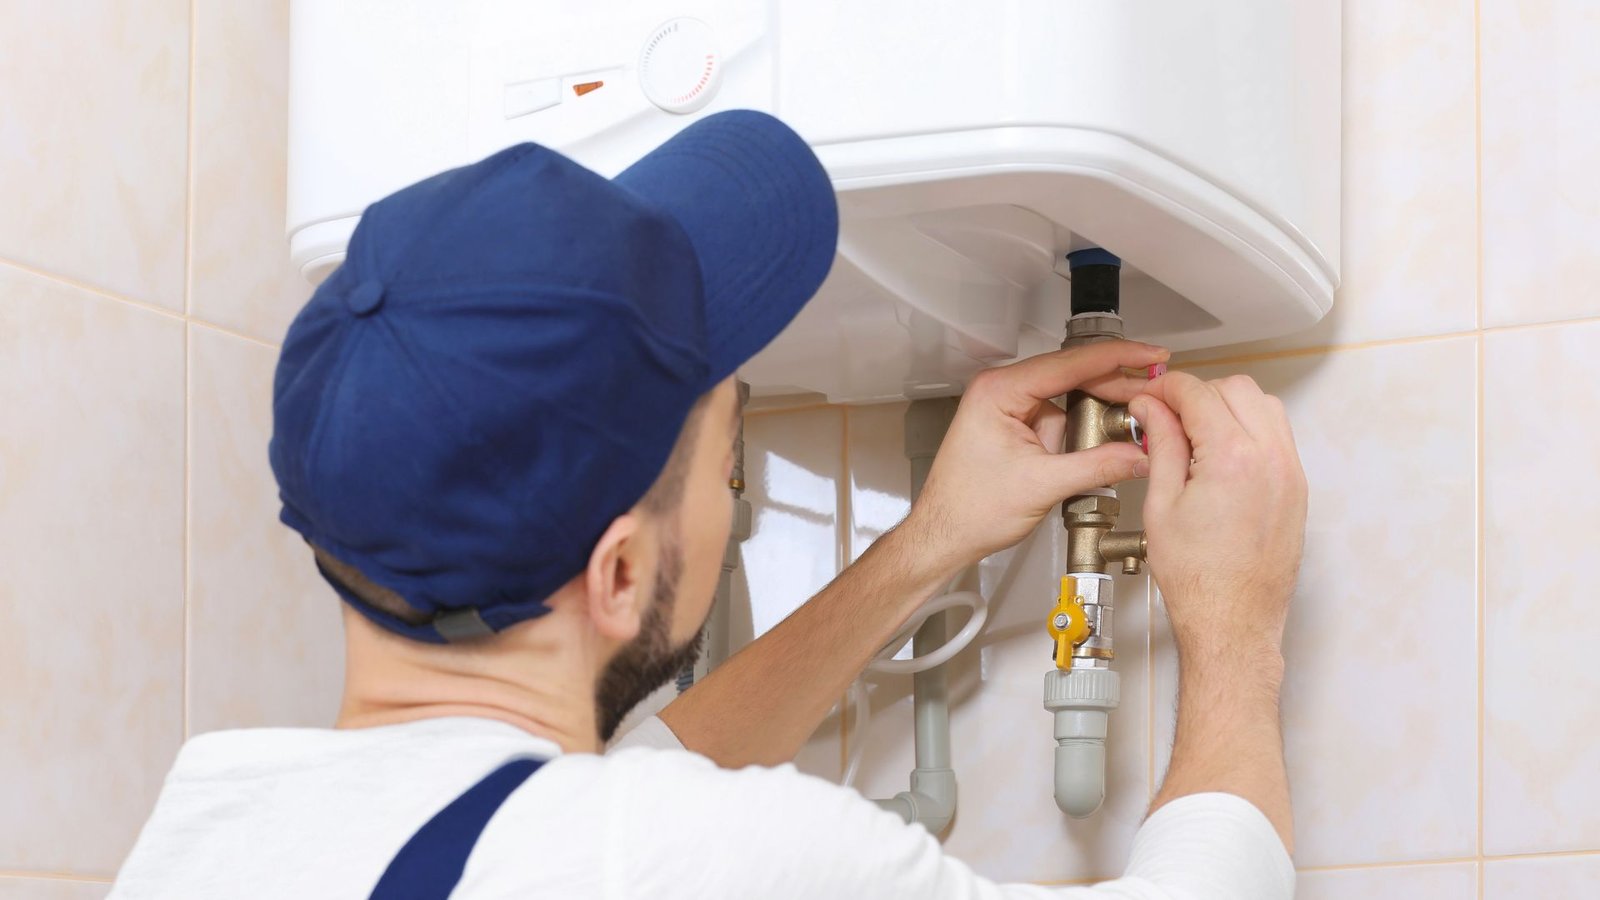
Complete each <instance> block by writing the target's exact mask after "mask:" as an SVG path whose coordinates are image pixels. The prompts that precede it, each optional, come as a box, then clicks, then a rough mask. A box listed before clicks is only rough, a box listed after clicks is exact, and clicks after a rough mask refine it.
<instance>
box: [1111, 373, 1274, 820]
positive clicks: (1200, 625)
mask: <svg viewBox="0 0 1600 900" xmlns="http://www.w3.org/2000/svg"><path fill="white" fill-rule="evenodd" d="M1146 391H1147V393H1146V394H1145V395H1144V396H1140V397H1137V398H1135V399H1134V400H1133V402H1132V403H1131V404H1130V411H1131V412H1132V413H1133V414H1134V416H1135V417H1137V418H1138V420H1139V421H1140V423H1142V424H1143V425H1144V428H1145V431H1146V432H1147V433H1148V434H1149V435H1150V487H1149V492H1148V494H1147V495H1146V497H1145V505H1144V526H1145V533H1146V534H1147V535H1148V536H1149V539H1150V550H1149V561H1150V572H1151V574H1152V575H1154V576H1155V579H1156V584H1157V585H1159V586H1160V587H1161V591H1162V594H1163V595H1164V596H1165V599H1166V607H1167V618H1168V620H1169V621H1171V623H1172V633H1173V637H1174V639H1175V641H1176V643H1177V645H1178V725H1177V733H1176V736H1175V737H1174V739H1173V744H1172V761H1171V763H1170V764H1169V765H1168V767H1167V775H1166V779H1165V780H1164V781H1163V782H1162V785H1161V790H1160V791H1159V792H1157V794H1156V798H1155V800H1154V801H1153V802H1152V803H1151V805H1150V808H1151V810H1152V811H1154V810H1156V809H1159V808H1160V807H1161V806H1162V805H1164V804H1166V803H1168V802H1170V801H1172V800H1175V799H1177V798H1178V797H1182V796H1185V795H1187V794H1196V793H1202V792H1206V791H1224V792H1227V793H1231V794H1236V795H1238V796H1240V797H1243V798H1245V799H1246V800H1249V801H1250V802H1251V803H1254V804H1255V805H1256V807H1257V808H1259V809H1260V810H1261V811H1262V812H1263V813H1264V814H1265V815H1266V817H1267V818H1268V819H1269V820H1271V822H1272V824H1273V826H1274V827H1275V828H1276V829H1277V831H1278V835H1279V837H1281V838H1282V840H1283V845H1284V847H1286V848H1288V849H1289V850H1290V851H1291V852H1292V851H1293V849H1294V826H1293V820H1292V817H1291V813H1290V808H1289V779H1288V775H1287V774H1286V771H1285V767H1284V761H1283V734H1282V728H1281V726H1280V725H1279V712H1278V693H1279V689H1280V687H1281V686H1282V683H1283V654H1282V644H1283V625H1284V619H1285V617H1286V616H1287V614H1288V610H1289V597H1290V595H1291V594H1292V593H1293V591H1294V582H1295V575H1296V573H1297V572H1298V571H1299V568H1300V551H1301V546H1302V544H1303V543H1304V539H1305V525H1306V481H1305V474H1304V473H1303V472H1302V471H1301V468H1300V457H1299V454H1298V453H1296V451H1295V446H1294V435H1293V434H1291V433H1290V431H1289V420H1288V417H1287V416H1286V415H1285V414H1284V410H1283V404H1282V403H1281V402H1279V401H1278V399H1277V398H1276V397H1270V396H1267V395H1266V394H1263V393H1262V392H1261V389H1260V388H1259V387H1257V386H1256V383H1255V382H1254V381H1251V380H1250V379H1249V378H1246V377H1244V376H1242V375H1241V376H1234V377H1232V378H1224V379H1222V380H1221V381H1215V382H1210V383H1207V382H1203V381H1201V380H1199V379H1198V378H1195V377H1194V376H1192V375H1188V374H1185V373H1183V372H1173V373H1170V374H1168V375H1164V376H1162V377H1161V378H1158V379H1156V380H1155V381H1153V382H1151V383H1150V384H1149V386H1148V387H1147V388H1146Z"/></svg>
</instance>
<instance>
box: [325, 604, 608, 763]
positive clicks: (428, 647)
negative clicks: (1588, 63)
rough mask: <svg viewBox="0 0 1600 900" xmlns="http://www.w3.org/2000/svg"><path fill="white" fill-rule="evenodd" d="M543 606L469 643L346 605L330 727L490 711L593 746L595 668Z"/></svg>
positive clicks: (568, 747) (580, 747) (570, 745)
mask: <svg viewBox="0 0 1600 900" xmlns="http://www.w3.org/2000/svg"><path fill="white" fill-rule="evenodd" d="M561 625H562V623H561V622H560V621H559V620H557V619H556V615H555V614H554V613H552V614H551V615H549V616H547V617H545V618H543V619H540V620H538V621H537V622H533V623H528V624H526V625H522V626H517V627H516V628H515V629H512V630H511V631H508V632H506V633H504V634H501V635H497V636H496V637H494V638H491V639H489V640H487V641H484V642H482V643H479V644H475V645H473V646H471V647H448V646H440V645H434V644H421V643H418V642H415V641H412V640H409V639H407V638H403V637H399V636H397V635H393V634H390V633H388V632H386V631H384V630H383V629H381V628H379V627H378V626H376V625H373V624H372V623H371V622H369V621H367V619H366V618H364V617H363V616H361V615H360V614H359V613H356V612H354V611H353V610H351V609H349V608H348V607H347V608H346V609H345V687H344V699H343V702H342V703H341V705H340V709H339V717H338V720H337V721H336V722H335V727H337V728H371V727H375V726H379V725H398V724H402V723H406V722H419V721H422V720H424V719H436V718H443V717H447V716H471V717H475V718H483V719H493V720H496V721H500V722H505V723H506V724H508V725H512V726H515V727H517V728H520V729H522V730H523V731H526V732H528V733H529V734H533V735H536V736H538V737H542V738H546V739H548V740H551V741H554V742H555V743H556V744H558V745H559V746H560V747H561V749H562V752H565V753H595V752H598V751H599V750H600V740H599V737H598V729H597V725H596V719H595V716H596V713H595V704H594V681H593V676H592V675H591V676H589V677H588V678H587V679H585V677H584V676H585V673H590V672H592V671H593V667H592V665H590V664H586V663H587V661H586V660H585V659H584V656H585V654H584V653H583V652H582V651H581V650H574V649H573V648H574V646H575V645H576V644H577V642H574V641H570V640H561V639H560V638H559V636H558V635H556V634H554V632H555V631H556V630H558V629H559V627H560V626H561Z"/></svg>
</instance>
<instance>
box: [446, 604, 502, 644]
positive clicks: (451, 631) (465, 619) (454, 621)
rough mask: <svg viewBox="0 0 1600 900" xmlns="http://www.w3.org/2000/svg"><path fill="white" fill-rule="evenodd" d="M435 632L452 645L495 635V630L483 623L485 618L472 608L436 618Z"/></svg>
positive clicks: (454, 611) (453, 610)
mask: <svg viewBox="0 0 1600 900" xmlns="http://www.w3.org/2000/svg"><path fill="white" fill-rule="evenodd" d="M433 630H434V631H437V632H439V636H440V637H442V638H444V639H445V640H447V641H449V642H450V643H452V644H454V643H456V642H457V641H469V640H472V639H473V638H481V637H488V636H489V635H492V634H494V629H493V628H490V627H489V625H488V623H486V622H484V621H483V616H480V615H478V611H477V610H476V609H472V608H471V607H468V608H466V609H452V610H450V611H449V612H442V613H439V614H438V615H437V616H434V617H433Z"/></svg>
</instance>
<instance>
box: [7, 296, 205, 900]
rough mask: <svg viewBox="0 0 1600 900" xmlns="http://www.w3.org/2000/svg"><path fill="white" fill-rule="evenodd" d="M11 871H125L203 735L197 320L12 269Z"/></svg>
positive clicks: (9, 331) (9, 523) (9, 524)
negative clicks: (186, 653) (186, 548)
mask: <svg viewBox="0 0 1600 900" xmlns="http://www.w3.org/2000/svg"><path fill="white" fill-rule="evenodd" d="M0 410H3V411H4V413H3V418H4V426H3V427H0V548H4V550H3V554H4V558H5V563H4V565H5V575H4V577H3V578H0V616H3V618H4V620H5V623H6V626H5V628H3V629H0V684H5V685H6V686H7V692H8V700H7V702H6V704H5V714H4V716H3V717H0V723H3V739H0V778H3V779H4V780H3V787H0V794H3V795H4V797H5V802H4V803H3V804H0V870H12V871H19V870H32V871H50V872H72V873H75V874H80V875H99V876H104V875H109V874H111V873H112V872H114V871H116V868H117V866H118V865H119V864H120V863H121V861H122V858H123V856H124V855H125V854H126V853H127V852H128V849H129V848H130V847H131V846H133V840H134V837H135V836H136V835H137V833H138V829H139V826H140V824H142V823H143V821H144V818H145V816H146V815H147V814H148V813H149V811H150V806H151V805H152V804H153V803H154V802H155V797H156V791H157V790H158V788H159V787H160V785H161V777H162V775H163V774H164V773H165V771H166V768H167V766H168V765H170V764H171V762H172V757H173V755H174V754H175V753H176V752H177V749H178V745H179V742H180V741H181V740H182V739H183V723H182V717H181V710H182V691H183V483H184V475H183V465H184V459H183V323H182V322H180V321H178V320H176V319H174V318H172V317H170V316H166V315H162V314H159V313H155V312H151V311H149V310H145V309H138V308H135V307H133V306H129V305H127V304H124V303H117V302H115V301H111V300H107V299H104V298H101V297H98V296H94V295H91V294H87V293H84V292H82V291H79V290H77V289H75V288H71V287H67V286H65V285H62V284H60V283H57V282H52V281H47V280H44V279H40V278H36V277H34V276H32V275H28V274H24V273H20V272H18V271H16V270H15V269H11V268H9V267H6V266H3V265H0Z"/></svg>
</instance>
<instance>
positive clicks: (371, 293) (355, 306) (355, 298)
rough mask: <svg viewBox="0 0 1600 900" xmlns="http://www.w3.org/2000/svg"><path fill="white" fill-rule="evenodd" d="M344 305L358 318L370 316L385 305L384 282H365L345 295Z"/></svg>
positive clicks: (371, 280)
mask: <svg viewBox="0 0 1600 900" xmlns="http://www.w3.org/2000/svg"><path fill="white" fill-rule="evenodd" d="M344 305H345V306H347V307H349V308H350V311H351V312H352V313H355V314H356V315H358V316H370V315H372V314H373V313H375V312H377V311H378V307H380V306H382V305H383V282H381V281H377V280H374V279H369V280H367V281H363V282H361V283H360V284H358V285H356V286H355V289H354V290H352V291H351V292H350V293H348V294H345V295H344Z"/></svg>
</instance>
